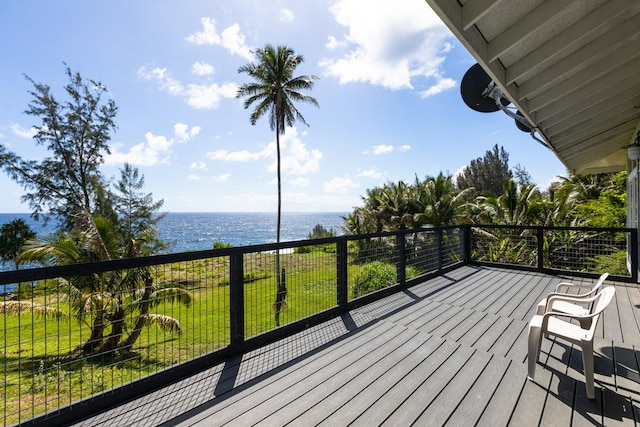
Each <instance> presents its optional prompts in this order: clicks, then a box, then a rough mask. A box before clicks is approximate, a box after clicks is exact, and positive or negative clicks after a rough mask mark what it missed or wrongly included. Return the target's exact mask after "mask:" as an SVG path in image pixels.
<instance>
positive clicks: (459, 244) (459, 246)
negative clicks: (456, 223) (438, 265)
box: [441, 228, 464, 268]
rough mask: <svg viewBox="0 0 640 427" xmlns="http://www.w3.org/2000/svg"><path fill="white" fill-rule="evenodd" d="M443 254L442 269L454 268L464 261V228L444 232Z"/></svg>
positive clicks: (444, 230)
mask: <svg viewBox="0 0 640 427" xmlns="http://www.w3.org/2000/svg"><path fill="white" fill-rule="evenodd" d="M441 254H442V255H441V256H442V268H445V267H449V266H452V265H454V264H457V263H459V262H462V261H463V260H464V229H463V228H449V229H443V230H442V244H441Z"/></svg>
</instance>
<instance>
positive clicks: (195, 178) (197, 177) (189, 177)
mask: <svg viewBox="0 0 640 427" xmlns="http://www.w3.org/2000/svg"><path fill="white" fill-rule="evenodd" d="M201 179H202V177H201V176H200V175H196V174H194V173H192V174H191V175H187V180H188V181H200V180H201Z"/></svg>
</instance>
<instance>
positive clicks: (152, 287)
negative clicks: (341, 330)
mask: <svg viewBox="0 0 640 427" xmlns="http://www.w3.org/2000/svg"><path fill="white" fill-rule="evenodd" d="M636 248H637V230H635V229H579V228H543V227H500V226H484V225H466V226H452V227H442V228H423V229H417V230H403V231H397V232H387V233H377V234H369V235H359V236H340V237H335V238H327V239H318V240H305V241H296V242H286V243H280V244H267V245H258V246H246V247H236V248H225V249H216V250H208V251H197V252H185V253H179V254H170V255H159V256H151V257H139V258H128V259H120V260H114V261H108V262H100V263H88V264H75V265H67V266H57V267H46V268H37V269H29V270H18V271H9V272H0V289H2V288H1V286H2V285H11V286H12V290H11V292H10V293H4V294H3V295H2V296H0V321H2V326H3V331H4V334H3V340H2V343H1V344H0V345H2V349H1V350H2V355H1V357H2V359H1V360H0V364H1V365H2V369H3V374H4V375H3V380H2V381H3V383H2V384H1V385H0V392H1V393H2V394H3V399H2V403H1V404H2V407H1V408H0V413H1V414H2V420H3V423H4V424H5V425H8V424H13V423H21V424H37V423H40V422H41V421H51V420H55V422H56V423H59V424H60V423H65V422H69V421H72V420H74V419H80V418H82V417H83V416H84V415H87V414H89V413H92V412H95V411H97V410H99V409H101V408H104V407H106V406H111V405H113V404H114V403H115V402H117V401H125V400H127V399H129V398H131V397H134V396H137V395H140V394H142V393H144V392H146V391H148V390H152V389H154V388H156V387H159V386H161V385H164V384H168V383H170V382H172V381H175V380H177V379H179V378H183V377H185V376H186V375H189V374H192V373H195V372H198V371H201V370H203V369H205V368H207V367H210V366H211V365H212V364H214V363H218V362H220V361H223V360H224V359H225V358H227V357H228V356H229V355H231V354H235V353H239V352H242V351H246V350H249V349H252V348H257V347H258V346H260V345H263V344H265V343H268V342H273V341H276V340H278V339H280V338H282V337H285V336H289V335H291V334H293V333H295V332H298V331H301V330H303V329H305V328H307V327H309V326H310V325H314V324H318V323H320V322H322V321H324V320H326V319H328V318H331V317H335V316H338V315H340V314H341V313H344V312H346V311H348V310H350V309H352V308H354V307H356V306H358V305H362V304H365V303H368V302H370V301H374V300H376V299H379V298H382V297H384V296H386V295H389V294H391V293H393V292H397V291H398V290H401V289H404V288H406V287H408V286H411V285H413V284H415V283H419V282H420V281H424V280H427V279H429V278H431V277H435V276H437V275H440V274H443V273H444V272H447V271H450V270H452V269H454V268H457V267H459V266H461V265H463V264H484V265H494V266H503V267H508V268H520V269H529V270H537V271H543V272H549V273H554V272H570V273H571V274H574V275H579V274H585V275H596V274H598V273H600V272H603V271H609V272H610V273H611V274H612V277H617V278H618V280H629V281H637V263H636V260H637V253H636ZM276 265H279V266H280V267H281V269H282V270H283V271H284V274H282V273H281V274H277V272H276ZM70 409H73V410H72V411H71V410H70ZM52 417H53V418H52Z"/></svg>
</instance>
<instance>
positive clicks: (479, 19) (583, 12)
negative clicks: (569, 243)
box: [426, 0, 640, 173]
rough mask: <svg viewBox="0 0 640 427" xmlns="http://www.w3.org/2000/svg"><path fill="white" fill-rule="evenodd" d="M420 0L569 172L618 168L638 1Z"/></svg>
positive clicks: (632, 103)
mask: <svg viewBox="0 0 640 427" xmlns="http://www.w3.org/2000/svg"><path fill="white" fill-rule="evenodd" d="M426 1H427V3H428V4H429V5H430V6H431V7H432V8H433V10H434V11H435V12H436V13H437V14H438V15H439V16H440V18H441V19H442V20H443V21H444V23H445V24H446V25H447V26H448V27H449V29H450V30H451V31H452V32H453V33H454V35H455V36H456V37H457V38H458V39H459V40H460V41H461V43H462V44H463V45H464V46H465V47H466V48H467V49H468V50H469V52H470V53H471V54H472V55H473V56H474V57H475V58H476V60H477V61H478V63H479V64H480V65H481V66H482V67H483V68H484V70H485V71H486V72H487V73H488V74H489V76H490V77H491V78H492V79H493V80H494V82H495V83H496V84H497V85H498V86H499V87H500V89H501V90H502V92H503V93H504V94H505V96H506V97H508V98H509V99H510V100H511V102H512V103H513V104H515V106H516V107H517V108H518V109H519V110H520V112H521V113H522V114H523V115H524V116H525V117H526V118H527V120H528V121H529V122H530V123H531V124H533V126H534V127H535V129H536V132H537V134H539V135H540V136H541V137H542V139H544V141H545V142H546V143H547V145H548V146H549V147H550V148H551V149H552V150H553V151H554V152H555V154H556V155H557V157H558V158H559V159H560V161H561V162H562V163H564V165H565V166H566V167H567V168H568V169H569V171H570V172H572V173H601V172H614V171H620V170H625V169H627V161H628V160H627V152H626V146H628V145H630V144H632V143H633V142H634V140H635V139H636V135H637V133H638V131H639V130H640V1H638V0H548V1H544V0H426Z"/></svg>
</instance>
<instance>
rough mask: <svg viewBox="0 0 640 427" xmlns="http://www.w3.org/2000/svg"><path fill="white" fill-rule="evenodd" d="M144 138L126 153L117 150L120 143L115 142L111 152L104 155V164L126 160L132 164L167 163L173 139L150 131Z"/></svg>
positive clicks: (150, 164) (151, 164)
mask: <svg viewBox="0 0 640 427" xmlns="http://www.w3.org/2000/svg"><path fill="white" fill-rule="evenodd" d="M144 138H145V141H144V142H141V143H139V144H137V145H134V146H133V147H131V148H130V149H129V151H128V152H126V153H123V152H120V151H119V148H120V147H121V146H122V144H116V145H115V146H113V147H112V150H111V154H109V155H107V156H105V164H107V165H113V164H120V163H125V162H126V163H130V164H132V165H142V166H153V165H155V164H158V163H168V162H169V154H170V153H171V145H173V140H172V139H168V138H167V137H165V136H162V135H154V134H153V133H151V132H147V133H146V134H145V135H144Z"/></svg>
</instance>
